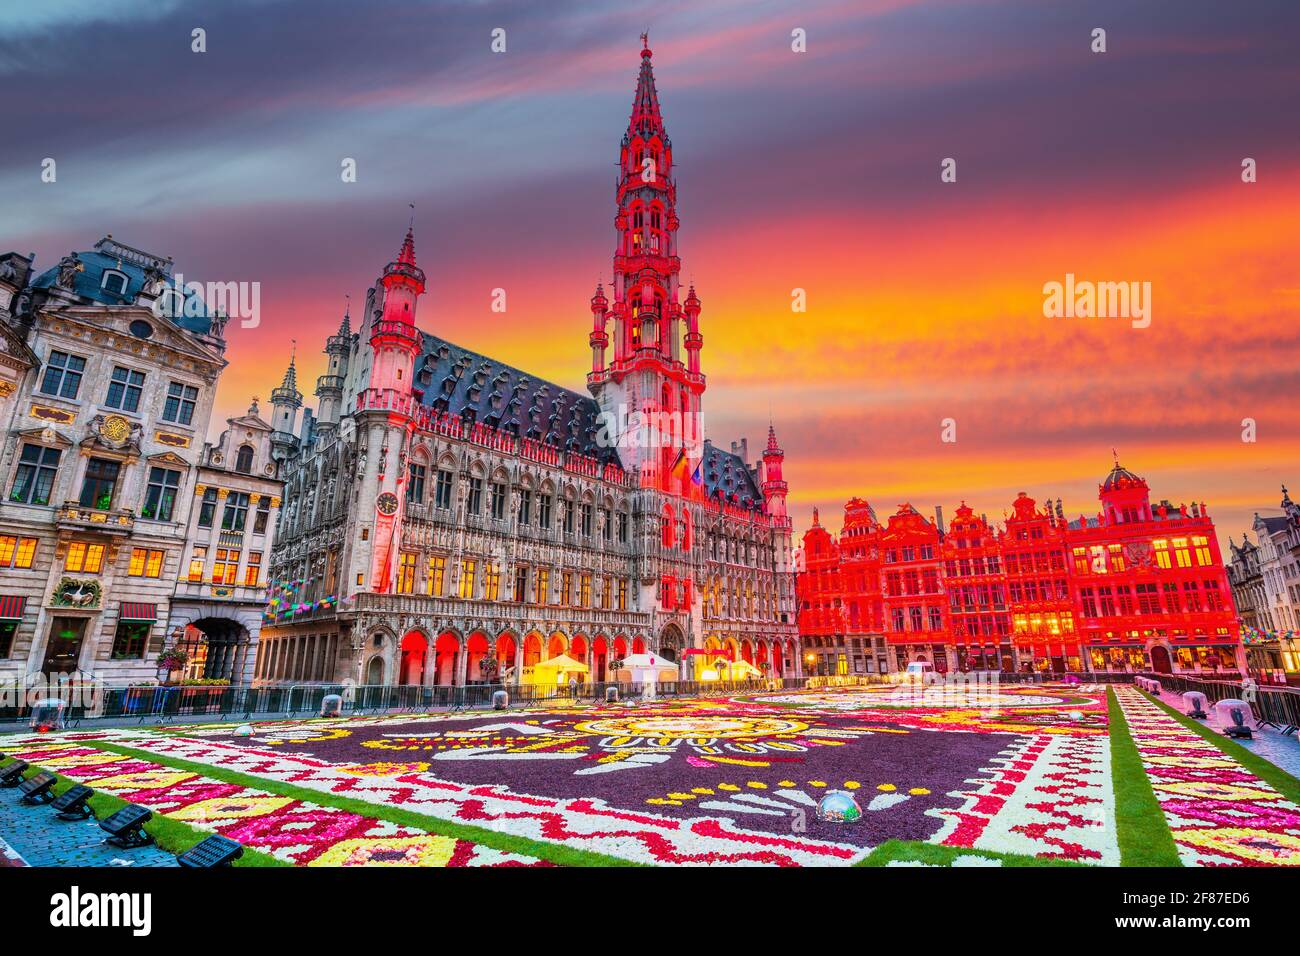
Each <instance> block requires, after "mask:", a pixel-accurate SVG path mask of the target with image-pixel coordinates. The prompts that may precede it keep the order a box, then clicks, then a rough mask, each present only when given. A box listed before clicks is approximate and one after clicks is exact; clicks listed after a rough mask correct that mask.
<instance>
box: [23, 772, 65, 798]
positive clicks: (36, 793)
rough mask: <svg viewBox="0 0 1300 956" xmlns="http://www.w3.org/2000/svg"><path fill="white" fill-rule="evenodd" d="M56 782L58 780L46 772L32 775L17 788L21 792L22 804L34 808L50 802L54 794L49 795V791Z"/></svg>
mask: <svg viewBox="0 0 1300 956" xmlns="http://www.w3.org/2000/svg"><path fill="white" fill-rule="evenodd" d="M58 782H59V778H58V777H56V776H54V774H52V773H50V772H49V771H48V770H42V771H41V772H40V773H38V774H33V775H32V776H30V777H28V778H27V779H26V780H24V781H23V782H22V785H21V786H20V787H19V789H20V790H22V792H23V799H22V803H23V804H24V805H26V806H29V807H36V806H40V805H41V804H43V803H50V802H52V801H53V800H54V794H52V793H50V789H51V788H52V787H53V786H54V785H55V784H56V783H58Z"/></svg>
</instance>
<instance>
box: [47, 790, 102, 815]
mask: <svg viewBox="0 0 1300 956" xmlns="http://www.w3.org/2000/svg"><path fill="white" fill-rule="evenodd" d="M94 795H95V791H94V790H91V789H90V788H89V787H83V786H82V785H81V784H77V786H75V787H69V788H68V789H67V790H64V791H63V793H61V794H60V795H59V796H57V797H55V798H54V802H53V803H51V804H50V809H51V810H54V811H56V812H57V813H58V815H59V819H60V820H84V819H86V818H87V817H88V816H90V807H88V806H86V801H87V800H89V799H90V798H91V797H93V796H94Z"/></svg>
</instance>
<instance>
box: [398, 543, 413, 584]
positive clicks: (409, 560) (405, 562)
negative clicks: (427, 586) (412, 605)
mask: <svg viewBox="0 0 1300 956" xmlns="http://www.w3.org/2000/svg"><path fill="white" fill-rule="evenodd" d="M414 591H415V554H414V553H412V552H410V551H403V552H402V556H401V557H400V558H399V559H398V562H397V593H398V594H411V593H413V592H414Z"/></svg>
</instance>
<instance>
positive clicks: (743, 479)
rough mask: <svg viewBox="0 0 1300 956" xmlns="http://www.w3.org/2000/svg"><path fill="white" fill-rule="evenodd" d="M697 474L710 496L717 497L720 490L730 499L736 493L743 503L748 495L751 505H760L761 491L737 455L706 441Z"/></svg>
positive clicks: (761, 499)
mask: <svg viewBox="0 0 1300 956" xmlns="http://www.w3.org/2000/svg"><path fill="white" fill-rule="evenodd" d="M698 474H699V478H700V482H701V483H702V484H703V485H704V490H705V492H706V493H707V494H708V496H709V497H710V498H715V497H717V492H718V491H721V492H722V493H723V495H724V496H725V497H726V499H727V500H728V501H731V500H732V498H731V496H732V495H733V494H738V495H739V496H740V502H739V503H740V504H742V505H743V504H745V498H747V497H748V498H749V500H750V503H751V505H752V504H753V503H757V504H758V505H759V506H760V507H761V506H762V503H763V493H762V492H761V491H759V490H758V485H757V484H755V482H754V476H753V475H752V474H750V471H749V468H748V467H747V466H746V465H745V462H744V461H743V460H742V459H741V457H740V456H739V455H733V454H732V453H731V452H729V451H723V450H722V449H721V448H717V447H715V446H714V444H713V443H712V442H709V441H706V442H705V443H704V456H703V458H702V459H701V461H700V466H699V471H698Z"/></svg>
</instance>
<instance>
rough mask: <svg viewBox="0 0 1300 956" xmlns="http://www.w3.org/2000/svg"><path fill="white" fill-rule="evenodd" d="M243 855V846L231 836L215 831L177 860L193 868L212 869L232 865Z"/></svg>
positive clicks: (182, 864)
mask: <svg viewBox="0 0 1300 956" xmlns="http://www.w3.org/2000/svg"><path fill="white" fill-rule="evenodd" d="M243 855H244V848H243V847H242V846H240V845H239V844H238V843H236V842H235V841H234V840H232V839H230V838H229V837H223V836H221V835H220V834H217V833H214V834H213V835H212V836H210V837H208V838H207V839H205V840H201V841H200V842H198V843H196V844H194V845H193V846H192V847H190V848H189V849H188V850H186V851H185V852H184V853H182V854H181V855H180V856H178V857H176V862H177V863H179V864H180V865H181V866H188V867H191V868H193V869H201V870H210V869H212V868H214V867H218V866H230V864H232V863H234V862H235V861H236V860H238V859H239V858H240V857H241V856H243Z"/></svg>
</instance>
